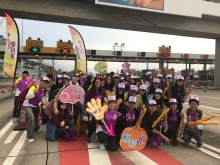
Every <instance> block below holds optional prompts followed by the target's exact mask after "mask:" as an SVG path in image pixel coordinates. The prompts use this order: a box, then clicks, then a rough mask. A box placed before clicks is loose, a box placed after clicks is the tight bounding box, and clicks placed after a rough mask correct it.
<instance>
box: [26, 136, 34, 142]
mask: <svg viewBox="0 0 220 165" xmlns="http://www.w3.org/2000/svg"><path fill="white" fill-rule="evenodd" d="M26 141H28V142H29V143H33V142H34V139H28V138H27V137H26Z"/></svg>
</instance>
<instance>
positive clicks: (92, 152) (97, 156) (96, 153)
mask: <svg viewBox="0 0 220 165" xmlns="http://www.w3.org/2000/svg"><path fill="white" fill-rule="evenodd" d="M96 147H99V143H98V142H97V141H96V142H95V141H94V142H92V143H88V148H96ZM88 152H89V161H90V165H97V164H104V165H111V162H110V158H109V156H108V152H107V151H106V150H102V149H100V148H97V149H89V150H88ZM97 162H98V163H97Z"/></svg>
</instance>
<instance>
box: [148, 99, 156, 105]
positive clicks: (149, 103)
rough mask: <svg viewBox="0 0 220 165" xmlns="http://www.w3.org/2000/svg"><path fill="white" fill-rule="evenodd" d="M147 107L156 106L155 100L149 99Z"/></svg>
mask: <svg viewBox="0 0 220 165" xmlns="http://www.w3.org/2000/svg"><path fill="white" fill-rule="evenodd" d="M148 105H157V102H156V101H155V100H153V99H150V100H149V101H148Z"/></svg>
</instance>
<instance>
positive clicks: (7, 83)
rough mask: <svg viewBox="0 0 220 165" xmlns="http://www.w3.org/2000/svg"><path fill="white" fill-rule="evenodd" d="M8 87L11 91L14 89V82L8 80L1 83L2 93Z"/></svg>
mask: <svg viewBox="0 0 220 165" xmlns="http://www.w3.org/2000/svg"><path fill="white" fill-rule="evenodd" d="M6 88H8V91H11V89H12V82H6V83H0V89H1V91H0V93H5V92H6Z"/></svg>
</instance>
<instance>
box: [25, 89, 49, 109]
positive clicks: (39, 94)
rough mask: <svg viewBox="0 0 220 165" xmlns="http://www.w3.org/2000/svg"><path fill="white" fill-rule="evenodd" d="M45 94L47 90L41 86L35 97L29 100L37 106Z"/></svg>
mask: <svg viewBox="0 0 220 165" xmlns="http://www.w3.org/2000/svg"><path fill="white" fill-rule="evenodd" d="M45 94H46V90H45V89H44V88H39V89H38V92H37V93H36V95H35V97H34V98H32V99H30V100H29V104H32V105H34V106H37V105H38V104H39V103H40V102H41V100H42V97H43V96H45Z"/></svg>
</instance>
